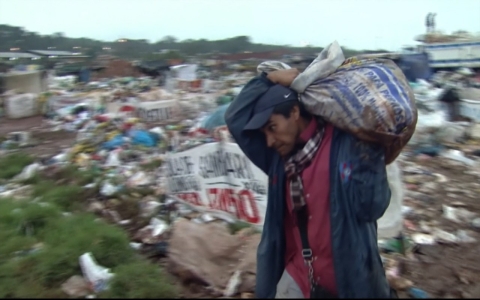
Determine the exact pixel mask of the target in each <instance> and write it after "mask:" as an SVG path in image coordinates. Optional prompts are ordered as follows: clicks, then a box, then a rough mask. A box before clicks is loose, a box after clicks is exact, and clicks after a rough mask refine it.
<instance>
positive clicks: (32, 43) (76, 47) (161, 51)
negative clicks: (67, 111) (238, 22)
mask: <svg viewBox="0 0 480 300" xmlns="http://www.w3.org/2000/svg"><path fill="white" fill-rule="evenodd" d="M11 48H20V50H19V51H26V50H63V51H72V52H81V53H82V54H84V55H89V56H92V57H96V56H98V55H102V54H107V55H115V56H118V57H122V58H126V59H145V58H152V57H155V56H162V57H165V55H167V56H169V57H180V56H183V57H184V56H198V55H211V54H215V53H217V54H221V53H227V54H233V53H241V52H245V51H250V52H266V51H276V50H288V51H289V52H293V53H302V54H314V53H318V52H320V51H321V50H322V48H321V47H313V46H307V47H292V46H290V45H269V44H260V43H253V42H252V41H251V39H250V38H249V37H248V36H237V37H232V38H227V39H222V40H206V39H197V40H194V39H187V40H183V41H179V40H178V39H176V38H175V37H173V36H166V37H164V38H162V39H161V40H159V41H156V42H150V41H148V40H145V39H127V38H124V39H120V40H116V41H99V40H95V39H90V38H69V37H67V36H65V34H63V33H61V32H57V33H54V34H50V35H41V34H39V33H37V32H32V31H28V30H26V29H24V28H22V27H18V26H10V25H5V24H3V25H1V24H0V51H10V49H11ZM343 50H344V52H345V55H346V56H347V57H349V56H352V55H355V54H359V53H373V52H386V51H384V50H377V51H369V50H362V51H357V50H353V49H348V48H345V47H344V48H343Z"/></svg>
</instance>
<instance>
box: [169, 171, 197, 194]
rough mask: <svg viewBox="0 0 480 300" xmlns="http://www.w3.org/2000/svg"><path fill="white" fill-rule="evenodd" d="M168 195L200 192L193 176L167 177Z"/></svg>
mask: <svg viewBox="0 0 480 300" xmlns="http://www.w3.org/2000/svg"><path fill="white" fill-rule="evenodd" d="M167 184H168V190H169V191H170V193H183V192H190V191H200V183H199V182H198V180H197V178H196V177H195V176H194V175H187V176H177V177H167Z"/></svg>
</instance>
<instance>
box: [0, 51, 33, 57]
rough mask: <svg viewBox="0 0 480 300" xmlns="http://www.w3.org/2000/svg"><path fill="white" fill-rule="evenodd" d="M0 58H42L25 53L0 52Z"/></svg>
mask: <svg viewBox="0 0 480 300" xmlns="http://www.w3.org/2000/svg"><path fill="white" fill-rule="evenodd" d="M0 58H40V56H38V55H35V54H31V53H25V52H0Z"/></svg>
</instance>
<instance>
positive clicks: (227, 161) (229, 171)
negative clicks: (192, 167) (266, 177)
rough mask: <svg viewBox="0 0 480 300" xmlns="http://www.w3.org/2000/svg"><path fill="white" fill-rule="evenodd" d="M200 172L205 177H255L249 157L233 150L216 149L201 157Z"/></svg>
mask: <svg viewBox="0 0 480 300" xmlns="http://www.w3.org/2000/svg"><path fill="white" fill-rule="evenodd" d="M199 172H200V174H199V175H200V176H201V177H203V178H215V177H222V176H233V177H234V178H236V179H253V178H254V175H253V171H252V169H251V166H250V161H249V160H248V158H247V157H245V156H243V155H241V154H238V153H233V152H223V151H220V150H218V151H215V152H213V153H209V154H207V155H204V156H200V157H199Z"/></svg>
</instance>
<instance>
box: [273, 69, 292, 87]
mask: <svg viewBox="0 0 480 300" xmlns="http://www.w3.org/2000/svg"><path fill="white" fill-rule="evenodd" d="M298 74H300V72H298V70H297V69H295V68H294V69H287V70H277V71H273V72H270V73H268V75H267V78H268V79H269V80H270V81H271V82H273V83H277V84H280V85H283V86H286V87H290V85H291V84H292V82H293V80H294V79H295V78H296V77H297V76H298Z"/></svg>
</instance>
